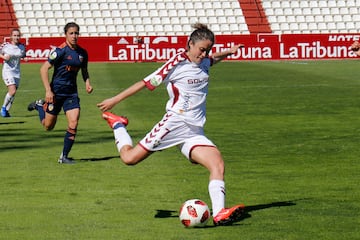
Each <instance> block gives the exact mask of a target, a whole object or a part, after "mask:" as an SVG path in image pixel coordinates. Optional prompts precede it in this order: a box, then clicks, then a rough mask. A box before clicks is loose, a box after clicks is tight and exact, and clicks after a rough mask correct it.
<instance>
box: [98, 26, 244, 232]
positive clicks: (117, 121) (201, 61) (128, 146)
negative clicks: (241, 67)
mask: <svg viewBox="0 0 360 240" xmlns="http://www.w3.org/2000/svg"><path fill="white" fill-rule="evenodd" d="M193 27H194V29H195V30H194V31H193V32H192V33H191V35H190V38H189V40H188V43H187V50H186V51H184V52H182V53H179V54H176V55H175V56H173V57H172V58H171V59H169V60H168V61H167V62H166V63H165V64H164V65H162V67H160V68H159V69H157V70H156V71H155V72H154V73H152V74H150V75H149V76H147V77H146V78H145V79H144V80H141V81H139V82H136V83H135V84H133V85H132V86H130V87H129V88H127V89H125V90H124V91H122V92H120V93H119V94H118V95H116V96H114V97H112V98H108V99H105V100H104V101H102V102H101V103H98V104H97V106H98V107H99V108H100V110H101V111H102V112H103V113H102V117H103V118H104V119H105V120H106V121H107V122H108V124H109V126H110V127H111V128H112V129H113V133H114V136H115V142H116V146H117V149H118V151H119V153H120V158H121V160H122V161H123V162H124V163H125V164H127V165H135V164H137V163H139V162H141V161H142V160H144V159H145V158H147V157H148V156H149V155H151V154H152V153H154V152H156V151H161V150H163V149H167V148H170V147H173V146H178V148H179V149H180V151H181V153H182V154H183V155H184V156H185V157H186V158H187V159H189V161H191V162H192V163H197V164H200V165H202V166H204V167H205V168H207V169H208V170H209V172H210V177H209V185H208V190H209V195H210V199H211V203H212V211H213V222H214V224H215V225H216V226H218V225H228V224H231V223H233V222H234V221H236V220H238V219H239V218H240V217H241V216H242V214H243V212H244V209H245V206H244V205H243V204H239V205H236V206H233V207H231V208H225V182H224V172H225V166H224V161H223V158H222V156H221V153H220V151H219V149H218V148H217V147H216V145H215V144H214V143H213V142H212V141H211V140H210V139H208V138H207V137H206V136H205V134H204V128H203V127H204V124H205V121H206V97H207V94H208V84H209V68H210V67H211V66H212V65H213V64H215V63H217V62H220V61H221V60H223V59H224V58H226V57H227V56H230V55H232V54H234V53H236V52H237V51H238V50H239V48H241V47H243V45H242V44H237V45H235V46H233V47H231V48H230V49H228V50H226V51H223V52H218V53H213V54H212V55H211V56H209V52H210V50H211V49H212V47H213V45H214V42H215V36H214V33H213V32H212V31H211V30H210V29H208V27H207V26H206V25H204V24H201V23H197V24H194V25H193ZM161 83H164V84H165V85H166V89H167V91H168V94H169V100H168V102H167V104H166V113H165V114H164V116H163V118H162V120H160V121H159V122H158V123H157V124H156V125H155V126H154V127H153V129H152V130H151V131H150V132H149V133H148V134H147V135H146V136H145V137H144V138H143V139H142V140H141V141H140V142H139V143H138V144H137V145H136V146H135V147H133V143H132V139H131V137H130V135H129V134H128V132H127V130H126V128H125V127H126V125H127V124H128V119H127V118H126V117H123V116H117V115H115V114H113V113H110V112H108V111H109V110H110V109H112V108H113V107H114V106H115V105H116V104H118V103H120V102H122V101H123V100H125V99H126V98H128V97H130V96H132V95H134V94H136V93H137V92H139V91H140V90H142V89H145V88H148V89H149V90H154V89H155V88H156V87H158V86H159V85H160V84H161Z"/></svg>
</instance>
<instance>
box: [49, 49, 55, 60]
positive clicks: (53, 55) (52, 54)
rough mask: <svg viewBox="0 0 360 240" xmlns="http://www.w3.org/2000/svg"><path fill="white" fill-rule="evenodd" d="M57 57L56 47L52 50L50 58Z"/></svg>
mask: <svg viewBox="0 0 360 240" xmlns="http://www.w3.org/2000/svg"><path fill="white" fill-rule="evenodd" d="M56 57H57V53H56V51H55V49H54V50H52V51H51V52H50V55H49V58H50V59H51V60H54V59H56Z"/></svg>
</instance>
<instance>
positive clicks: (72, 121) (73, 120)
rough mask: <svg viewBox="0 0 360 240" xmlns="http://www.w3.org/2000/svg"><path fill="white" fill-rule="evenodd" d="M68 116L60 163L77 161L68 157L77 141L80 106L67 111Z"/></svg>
mask: <svg viewBox="0 0 360 240" xmlns="http://www.w3.org/2000/svg"><path fill="white" fill-rule="evenodd" d="M65 114H66V118H67V122H68V128H67V130H66V132H65V136H64V146H63V150H62V152H61V155H60V158H59V160H58V162H59V163H75V162H74V161H73V160H72V159H70V158H68V155H69V153H70V151H71V148H72V146H73V145H74V142H75V137H76V131H77V126H78V122H79V117H80V108H75V109H71V110H68V111H66V113H65Z"/></svg>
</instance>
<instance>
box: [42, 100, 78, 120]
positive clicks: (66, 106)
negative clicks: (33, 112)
mask: <svg viewBox="0 0 360 240" xmlns="http://www.w3.org/2000/svg"><path fill="white" fill-rule="evenodd" d="M61 108H62V109H63V110H64V112H67V111H69V110H71V109H76V108H80V98H79V97H78V96H55V103H47V106H46V112H47V113H50V114H52V115H58V114H59V113H60V111H61Z"/></svg>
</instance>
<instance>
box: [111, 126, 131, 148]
mask: <svg viewBox="0 0 360 240" xmlns="http://www.w3.org/2000/svg"><path fill="white" fill-rule="evenodd" d="M114 137H115V144H116V147H117V149H118V151H119V152H120V150H121V148H122V147H123V146H125V145H130V146H132V145H133V143H132V140H131V137H130V135H129V134H128V132H127V131H126V128H125V127H118V128H116V129H114Z"/></svg>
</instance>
